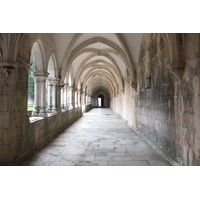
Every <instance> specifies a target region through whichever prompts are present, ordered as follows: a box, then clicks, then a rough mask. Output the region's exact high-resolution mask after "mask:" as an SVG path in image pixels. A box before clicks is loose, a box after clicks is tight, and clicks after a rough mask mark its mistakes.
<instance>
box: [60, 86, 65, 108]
mask: <svg viewBox="0 0 200 200" xmlns="http://www.w3.org/2000/svg"><path fill="white" fill-rule="evenodd" d="M60 96H61V110H63V109H64V107H65V105H64V86H61V90H60Z"/></svg>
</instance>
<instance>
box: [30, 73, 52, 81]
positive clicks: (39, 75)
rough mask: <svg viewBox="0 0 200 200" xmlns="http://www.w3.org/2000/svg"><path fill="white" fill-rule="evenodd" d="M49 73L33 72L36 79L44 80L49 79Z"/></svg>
mask: <svg viewBox="0 0 200 200" xmlns="http://www.w3.org/2000/svg"><path fill="white" fill-rule="evenodd" d="M48 75H49V73H44V72H33V77H34V79H35V81H38V82H44V81H46V80H47V78H48Z"/></svg>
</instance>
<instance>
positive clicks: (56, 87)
mask: <svg viewBox="0 0 200 200" xmlns="http://www.w3.org/2000/svg"><path fill="white" fill-rule="evenodd" d="M59 81H60V79H58V78H57V79H55V80H54V81H53V95H52V96H53V107H52V110H53V112H57V110H58V101H57V94H58V91H59Z"/></svg>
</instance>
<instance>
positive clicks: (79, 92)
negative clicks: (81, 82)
mask: <svg viewBox="0 0 200 200" xmlns="http://www.w3.org/2000/svg"><path fill="white" fill-rule="evenodd" d="M80 94H81V91H80V90H78V107H80V102H81V100H80V96H81V95H80Z"/></svg>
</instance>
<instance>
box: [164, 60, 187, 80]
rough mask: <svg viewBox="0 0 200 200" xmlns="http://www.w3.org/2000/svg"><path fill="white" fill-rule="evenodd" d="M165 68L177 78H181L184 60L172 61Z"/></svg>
mask: <svg viewBox="0 0 200 200" xmlns="http://www.w3.org/2000/svg"><path fill="white" fill-rule="evenodd" d="M167 69H169V71H170V72H171V73H172V74H173V75H175V76H176V77H177V78H178V79H182V78H183V75H184V72H185V62H173V63H171V64H170V65H168V66H167Z"/></svg>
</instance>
